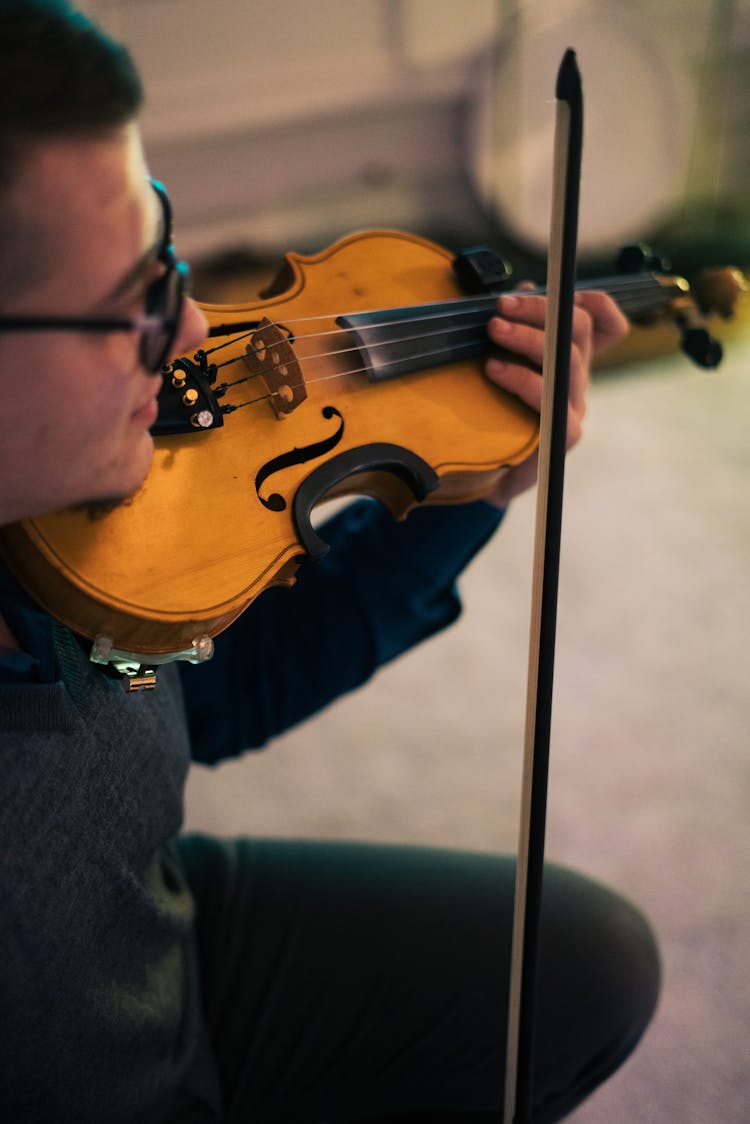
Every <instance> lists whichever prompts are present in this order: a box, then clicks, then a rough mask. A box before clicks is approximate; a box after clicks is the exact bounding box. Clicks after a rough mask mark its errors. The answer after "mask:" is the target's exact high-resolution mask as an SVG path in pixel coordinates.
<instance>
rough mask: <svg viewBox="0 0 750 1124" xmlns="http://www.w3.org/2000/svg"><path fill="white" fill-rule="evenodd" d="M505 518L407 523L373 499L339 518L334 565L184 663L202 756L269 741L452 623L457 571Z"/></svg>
mask: <svg viewBox="0 0 750 1124" xmlns="http://www.w3.org/2000/svg"><path fill="white" fill-rule="evenodd" d="M501 518H502V513H501V512H498V511H496V510H494V509H492V508H490V507H489V506H488V505H486V504H483V503H475V504H468V505H460V506H456V507H449V508H448V507H444V508H420V509H418V510H417V511H415V512H413V513H412V515H410V516H409V518H408V519H407V520H405V521H403V522H398V523H397V522H395V521H394V520H392V519H391V517H390V516H389V515H388V513H387V512H386V511H385V510H384V509H383V508H382V507H381V506H380V505H379V504H376V503H372V502H362V503H357V504H354V505H352V506H351V507H350V508H347V509H346V510H345V511H343V512H341V513H339V514H338V515H337V516H335V517H334V518H333V519H332V520H330V521H329V522H328V523H327V524H326V525H325V527H324V529H323V531H322V535H323V538H324V539H325V540H326V541H327V542H329V543H330V545H331V549H330V551H329V553H328V554H327V555H326V556H325V558H324V559H322V561H320V562H318V563H315V564H312V563H308V564H305V565H303V566H302V567H301V568H300V572H299V577H298V580H297V582H296V584H295V586H294V587H293V588H292V589H280V588H272V589H269V590H267V591H266V592H265V593H264V594H262V595H261V596H260V597H259V598H258V599H257V600H256V601H255V602H254V603H253V605H251V606H250V608H249V609H248V610H247V612H246V613H244V614H243V616H242V617H241V618H240V619H239V620H238V621H237V622H235V624H234V625H233V626H232V627H231V628H230V629H228V630H227V631H226V632H225V633H223V634H222V635H221V636H219V637H218V638H217V641H216V654H215V656H214V659H213V661H212V662H211V664H207V665H205V666H203V667H201V666H199V667H190V666H186V667H184V668H182V669H181V670H182V676H183V683H184V685H185V695H186V706H187V711H188V718H189V722H190V727H191V733H192V737H193V746H194V756H195V757H196V759H197V760H200V761H217V760H220V759H221V758H223V757H227V756H231V755H233V754H236V753H238V752H240V751H241V750H243V749H247V748H252V747H259V746H261V745H263V744H264V743H265V742H266V741H267V740H268V739H269V738H271V737H273V736H274V735H276V734H279V733H281V732H282V731H283V730H285V729H287V728H289V727H290V726H293V725H294V724H295V723H297V722H299V721H301V720H302V719H304V718H307V717H308V716H309V715H311V714H313V713H314V712H315V711H317V710H319V709H321V708H322V707H323V706H325V705H326V704H328V703H329V702H331V701H332V700H333V699H334V698H337V697H338V696H339V695H342V694H344V693H346V692H347V691H351V690H353V689H354V688H356V687H358V686H360V685H361V684H362V683H364V682H365V681H366V680H367V679H369V677H370V676H371V675H372V674H373V672H374V671H375V670H376V669H377V668H378V667H380V666H381V665H382V664H384V663H387V662H388V661H389V660H391V659H393V658H394V657H395V656H397V655H399V654H400V653H402V652H404V651H406V650H407V649H408V648H410V647H413V646H414V645H415V644H417V643H419V642H420V641H421V640H424V639H426V638H427V637H428V636H431V635H433V634H434V633H435V632H437V631H439V630H440V629H441V628H445V627H446V626H447V625H449V624H450V623H451V622H452V621H454V620H455V619H456V617H457V616H458V614H459V612H460V607H461V606H460V601H459V598H458V594H457V591H456V588H455V581H456V578H457V576H458V574H459V573H460V572H461V570H462V569H463V568H464V567H465V566H466V564H467V563H468V562H469V561H470V559H471V558H472V557H473V555H474V554H475V553H476V551H477V550H478V549H479V548H480V547H481V546H482V545H483V544H484V543H485V542H486V540H487V539H488V538H489V537H490V535H491V534H492V533H493V531H494V530H495V528H496V527H497V525H498V523H499V522H500V520H501Z"/></svg>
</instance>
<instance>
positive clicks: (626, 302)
mask: <svg viewBox="0 0 750 1124" xmlns="http://www.w3.org/2000/svg"><path fill="white" fill-rule="evenodd" d="M605 282H606V284H605ZM584 287H585V288H592V289H597V288H598V289H602V288H604V290H605V291H606V292H608V293H609V294H610V296H612V297H613V299H615V300H616V302H617V304H618V305H619V306H620V308H621V309H622V311H623V312H625V313H626V314H627V312H628V310H629V309H630V310H631V311H632V310H638V309H639V308H640V307H641V306H642V305H643V304H644V302H646V301H647V299H648V298H651V299H650V301H649V302H648V303H653V297H654V294H655V293H657V292H658V293H660V294H663V293H664V289H663V286H662V285H661V283H660V282H659V281H658V280H657V279H656V278H655V277H653V276H652V275H650V274H644V275H640V274H639V275H637V276H636V278H623V279H620V278H617V277H614V278H602V279H600V280H599V281H596V279H592V280H591V281H587V282H583V283H582V284H581V285H580V286H578V288H584ZM544 292H545V290H544V289H541V288H539V289H529V290H523V291H521V292H518V293H517V294H514V295H520V296H521V297H524V296H539V295H543V294H544ZM618 293H620V294H621V295H620V296H617V295H616V294H618ZM501 295H502V294H496V295H493V296H488V297H484V298H476V297H458V298H455V299H451V300H446V301H437V302H429V303H425V304H424V305H412V306H409V307H410V308H411V309H413V310H414V311H415V312H417V313H418V312H419V310H420V309H433V310H434V311H430V312H424V313H423V314H422V315H415V316H413V317H412V318H411V319H410V320H409V321H406V320H403V319H401V320H399V319H396V320H392V321H389V320H382V321H380V322H379V323H378V324H377V327H378V328H384V327H388V326H389V325H391V324H400V325H405V324H407V323H418V322H421V321H429V320H435V319H439V318H441V319H442V318H444V317H445V316H446V314H450V315H451V316H468V315H472V314H473V313H476V312H490V311H491V310H492V309H493V308H494V306H495V303H496V302H497V300H498V297H499V296H501ZM506 295H510V294H506ZM665 300H666V297H665ZM387 311H388V310H387V309H367V310H360V311H358V312H353V313H344V314H341V313H320V314H318V315H316V316H301V317H295V318H294V319H292V320H286V321H284V323H283V324H278V323H274V322H272V321H269V324H271V326H273V327H277V328H289V327H296V325H298V324H312V323H316V322H318V321H330V320H332V319H336V318H337V317H339V316H342V315H343V316H357V317H362V316H365V317H366V316H371V315H374V314H378V315H382V314H383V313H384V312H387ZM394 311H395V309H394ZM259 330H261V325H257V326H256V327H253V328H251V329H249V330H248V331H246V332H241V333H239V334H237V335H233V336H232V337H231V339H229V340H227V341H225V342H224V343H220V344H216V345H215V346H214V347H211V348H204V349H203V354H204V355H206V356H208V355H213V354H214V353H215V352H217V351H221V350H223V349H224V348H226V347H231V346H233V345H235V344H237V343H241V342H242V340H243V339H246V338H248V337H251V336H254V335H255V334H256V333H257V332H258V331H259ZM337 331H339V329H327V330H325V331H321V332H307V333H304V334H298V333H294V337H295V342H297V341H299V340H305V339H316V338H320V337H322V336H325V335H333V334H335V333H336V332H337ZM383 342H393V341H383ZM264 346H266V344H263V345H262V347H264ZM262 347H261V348H258V349H257V350H262ZM229 362H234V360H229ZM225 365H226V364H225V363H219V364H216V366H217V367H221V366H225Z"/></svg>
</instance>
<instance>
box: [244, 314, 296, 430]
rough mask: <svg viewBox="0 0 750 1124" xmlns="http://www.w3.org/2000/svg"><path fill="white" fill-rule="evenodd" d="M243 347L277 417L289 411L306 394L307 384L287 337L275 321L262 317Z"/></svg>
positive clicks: (247, 360) (294, 408) (246, 358)
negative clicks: (255, 330) (245, 346)
mask: <svg viewBox="0 0 750 1124" xmlns="http://www.w3.org/2000/svg"><path fill="white" fill-rule="evenodd" d="M245 350H246V355H245V364H246V366H247V367H248V368H249V369H250V372H251V374H253V375H257V377H258V378H260V380H261V381H262V383H263V385H264V386H265V388H266V391H267V393H268V401H269V403H270V405H271V408H272V409H273V412H274V413H275V414H276V417H277V418H281V417H283V415H284V414H291V412H292V410H296V409H297V407H298V406H299V405H301V403H302V402H304V401H305V399H306V398H307V388H306V387H305V379H304V376H303V374H302V368H301V367H300V365H299V361H298V360H297V357H296V355H295V354H294V348H293V347H292V345H291V343H290V342H289V340H288V339H287V337H286V336H285V335H284V334H283V332H282V331H281V330H280V329H279V327H278V326H277V325H276V324H272V323H271V321H270V320H268V319H263V320H261V322H260V326H259V328H258V330H257V332H253V334H252V336H251V337H250V342H249V344H248V345H247V348H246V349H245Z"/></svg>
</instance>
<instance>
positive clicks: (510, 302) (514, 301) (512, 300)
mask: <svg viewBox="0 0 750 1124" xmlns="http://www.w3.org/2000/svg"><path fill="white" fill-rule="evenodd" d="M520 303H521V298H520V297H512V296H507V297H501V298H500V307H501V308H502V309H503V310H504V311H506V312H513V311H514V309H517V308H518V306H519V305H520Z"/></svg>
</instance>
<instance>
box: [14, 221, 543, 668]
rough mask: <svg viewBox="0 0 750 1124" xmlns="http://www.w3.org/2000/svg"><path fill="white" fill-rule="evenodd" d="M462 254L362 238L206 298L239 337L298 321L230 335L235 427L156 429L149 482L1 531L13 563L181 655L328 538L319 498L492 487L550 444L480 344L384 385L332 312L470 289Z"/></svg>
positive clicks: (408, 501) (70, 600) (80, 612)
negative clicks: (241, 291)
mask: <svg viewBox="0 0 750 1124" xmlns="http://www.w3.org/2000/svg"><path fill="white" fill-rule="evenodd" d="M451 263H452V255H451V254H450V252H449V251H447V250H444V249H442V248H441V247H439V246H437V245H435V244H433V243H431V242H428V241H427V240H425V239H422V238H419V237H417V236H413V235H409V234H401V233H397V232H388V231H373V232H365V233H363V234H358V235H352V236H350V237H348V238H345V239H343V240H342V241H340V242H338V243H336V244H335V245H334V246H332V247H330V248H328V249H327V250H325V251H323V252H321V253H319V254H317V255H315V256H310V257H302V256H300V255H295V254H290V255H288V256H287V258H286V259H285V264H284V266H283V268H282V271H281V273H280V275H279V278H278V281H277V283H275V284H274V285H273V286H272V287H271V290H269V293H268V294H267V295H266V296H265V297H264V299H262V300H259V301H258V302H256V303H255V304H249V305H247V304H243V305H230V306H214V305H203V306H202V307H203V310H204V312H205V314H206V316H207V317H208V320H209V323H210V324H217V323H219V322H220V323H221V324H222V326H223V327H222V332H224V333H226V332H227V330H228V329H231V326H232V325H233V324H237V325H244V324H246V323H247V321H248V317H251V318H252V319H253V320H254V321H262V322H265V321H266V320H268V321H271V322H274V323H277V324H281V325H284V326H286V325H289V328H287V329H286V331H285V335H284V337H283V338H282V340H281V343H280V344H279V346H278V347H277V348H274V345H273V344H269V345H268V347H267V348H266V346H265V345H261V346H260V347H259V346H258V345H257V344H256V345H255V346H254V348H253V349H252V354H251V353H250V351H249V349H248V333H247V332H246V331H241V332H239V334H238V336H237V339H236V342H235V341H233V340H232V337H231V333H230V334H229V336H228V340H229V342H228V343H226V344H223V345H222V350H221V356H222V363H224V361H225V360H227V359H233V358H236V359H237V362H236V363H235V364H234V365H233V367H232V370H239V369H242V371H243V373H244V377H243V379H242V381H238V385H236V386H234V387H233V388H232V389H230V390H228V391H227V393H226V401H227V403H228V405H229V406H230V408H231V406H232V405H233V406H234V409H233V412H231V413H229V414H228V415H227V417H226V420H225V421H224V423H223V424H221V425H220V426H219V427H217V428H212V429H209V430H207V431H205V432H201V431H196V432H191V433H180V434H175V435H170V436H158V437H156V438H155V454H154V459H153V464H152V466H151V469H150V472H149V475H148V477H147V479H146V480H145V482H144V484H143V485H142V487H141V488H140V489H139V491H138V492H137V493H136V494H135V495H133V496H132V497H131V498H130V499H128V500H127V501H126V502H125V503H123V504H122V505H120V506H118V507H115V508H113V509H111V510H109V511H107V512H105V513H102V514H100V515H98V516H94V515H92V514H91V513H87V512H85V511H65V512H61V513H57V514H53V515H46V516H43V517H40V518H35V519H30V520H26V521H24V522H22V523H18V524H15V525H14V526H11V527H7V528H4V529H3V531H2V539H1V540H0V546H1V548H2V553H3V556H4V557H5V559H6V561H7V562H8V564H9V565H10V566H11V568H12V569H13V570H14V572H15V573H16V574H17V576H18V577H19V579H20V580H21V581H22V582H23V583H24V585H25V586H26V587H27V588H28V590H29V592H30V593H31V594H32V596H33V597H34V598H35V599H36V600H37V601H38V602H39V603H40V604H41V605H42V606H44V608H46V609H47V610H48V611H49V612H50V613H52V614H53V615H54V616H55V617H56V618H57V619H59V620H61V621H62V622H63V623H64V624H66V625H68V626H69V627H70V628H72V629H73V630H74V631H76V632H77V633H79V634H81V635H83V636H86V637H89V638H90V639H95V638H97V637H102V636H105V637H109V638H111V639H112V641H113V643H114V645H115V646H116V647H117V648H119V649H123V650H127V651H128V652H132V653H138V654H144V655H146V656H149V655H152V656H155V657H158V656H161V657H166V656H167V655H168V654H169V653H177V652H180V651H182V650H184V649H186V648H190V647H191V646H192V645H193V644H194V643H195V641H196V639H197V638H198V637H205V636H208V637H213V636H215V635H216V634H217V633H219V632H221V631H222V630H223V629H224V628H226V627H227V625H229V624H230V623H231V621H232V620H234V619H235V618H236V617H237V616H238V615H239V614H240V613H241V612H242V611H243V610H244V609H245V608H246V607H247V606H248V605H249V604H250V602H251V601H252V600H253V599H254V598H255V597H256V596H257V595H258V594H259V593H261V592H262V591H263V590H264V589H266V588H267V587H268V586H270V585H274V584H282V585H290V584H291V583H292V582H293V580H294V572H295V570H296V568H297V565H298V563H299V561H300V560H301V559H302V558H303V557H305V556H306V555H316V554H320V553H322V552H323V551H324V550H325V546H324V544H322V543H321V541H320V540H319V539H318V538H317V535H316V534H315V532H314V530H313V528H312V523H311V516H312V512H313V511H314V508H315V506H316V505H317V504H319V503H320V502H322V501H324V500H326V499H328V498H330V497H332V496H337V495H344V494H363V495H371V496H375V497H377V498H378V499H380V500H382V501H383V502H384V503H386V504H387V505H388V507H389V508H390V509H391V511H392V513H393V514H394V516H395V517H397V518H402V517H404V516H405V515H406V514H407V513H408V511H409V510H410V508H412V507H413V506H414V504H415V503H417V502H421V501H422V500H424V501H425V502H437V503H452V502H465V501H467V500H471V499H475V498H479V497H482V496H484V495H487V494H488V493H489V492H490V491H491V490H492V488H493V487H494V485H495V484H496V482H497V480H498V479H499V477H500V475H501V474H502V473H503V471H504V470H505V467H506V466H508V465H513V464H516V463H518V462H519V461H521V460H523V459H524V458H526V457H527V456H528V455H529V454H530V453H531V452H532V451H533V449H534V448H535V446H536V443H537V440H538V418H537V416H536V415H534V414H533V413H532V412H531V411H529V410H528V409H526V407H524V406H523V405H522V404H520V403H519V402H517V401H516V400H514V399H512V398H510V397H509V396H508V395H506V394H504V393H503V392H502V391H500V390H499V389H498V388H496V387H495V386H493V385H492V384H491V383H490V382H489V381H488V380H487V379H486V378H485V377H484V376H483V373H482V359H481V357H480V356H477V357H474V358H468V359H462V360H457V361H452V362H449V363H447V364H438V365H436V366H428V367H426V368H425V369H423V370H419V371H413V372H411V373H409V374H407V375H404V376H402V377H397V378H391V377H389V378H387V379H385V380H383V381H371V380H370V379H369V378H368V376H367V374H366V373H365V372H364V371H363V370H362V363H361V360H360V358H359V355H358V352H357V350H356V348H355V347H354V346H353V344H354V341H353V340H352V339H351V336H350V334H349V333H348V332H346V331H345V330H344V329H342V328H341V327H340V326H339V325H338V324H337V313H336V312H332V311H331V310H345V311H346V312H347V313H357V312H359V311H366V310H370V309H375V308H383V307H391V308H397V307H398V306H409V305H414V304H415V301H419V302H430V301H446V300H450V299H452V298H456V297H457V296H460V295H461V294H460V293H459V291H458V289H457V286H456V283H455V281H454V279H453V275H452V271H451ZM310 318H316V319H314V320H311V319H310ZM318 318H319V319H318ZM305 323H311V324H313V325H314V331H313V332H311V333H306V332H305V331H304V330H303V326H304V324H305ZM333 340H335V341H337V343H336V347H333V346H332V345H331V341H333ZM342 344H343V346H342ZM206 346H207V347H210V343H209V342H208V341H207V345H206ZM274 350H276V351H277V352H278V351H279V350H280V351H281V362H280V361H279V355H278V354H275V357H274V358H275V361H276V363H277V367H278V368H279V369H280V370H281V371H282V372H285V371H286V370H287V368H288V367H292V368H294V369H295V370H296V371H297V373H298V376H300V377H301V381H302V383H303V386H304V391H303V392H300V394H298V393H297V390H293V391H290V390H289V389H288V387H286V388H285V387H281V389H280V390H279V388H278V384H275V385H274V386H271V387H270V388H269V383H268V379H265V380H264V376H263V374H262V371H261V367H260V365H259V359H258V357H257V356H258V354H259V353H261V354H265V352H266V351H269V352H274ZM295 364H297V366H296V368H295ZM259 384H260V388H261V391H262V392H261V393H259V389H258V388H259ZM282 390H285V391H286V399H284V398H283V395H282V394H281V391H282ZM293 399H294V400H293ZM144 662H146V661H145V660H144ZM157 662H158V660H157Z"/></svg>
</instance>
